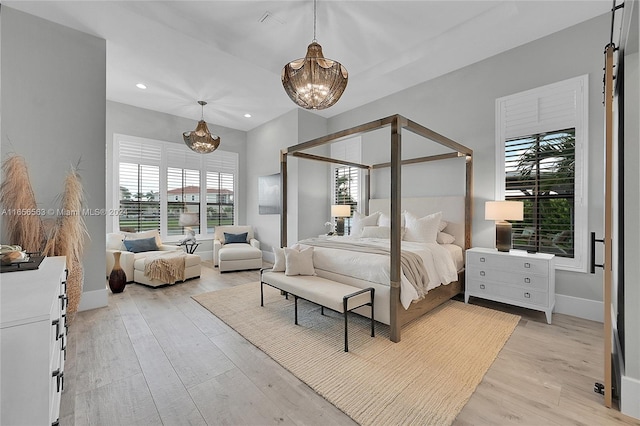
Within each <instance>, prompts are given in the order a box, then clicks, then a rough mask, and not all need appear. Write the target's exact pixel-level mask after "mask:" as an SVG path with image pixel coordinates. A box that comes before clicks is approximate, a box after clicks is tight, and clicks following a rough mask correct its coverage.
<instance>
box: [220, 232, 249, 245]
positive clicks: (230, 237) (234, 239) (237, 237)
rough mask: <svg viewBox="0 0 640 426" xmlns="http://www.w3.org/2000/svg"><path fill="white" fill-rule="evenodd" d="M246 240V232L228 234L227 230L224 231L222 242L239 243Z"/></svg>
mask: <svg viewBox="0 0 640 426" xmlns="http://www.w3.org/2000/svg"><path fill="white" fill-rule="evenodd" d="M246 242H247V232H243V233H242V234H229V233H228V232H225V233H224V243H225V244H239V243H246Z"/></svg>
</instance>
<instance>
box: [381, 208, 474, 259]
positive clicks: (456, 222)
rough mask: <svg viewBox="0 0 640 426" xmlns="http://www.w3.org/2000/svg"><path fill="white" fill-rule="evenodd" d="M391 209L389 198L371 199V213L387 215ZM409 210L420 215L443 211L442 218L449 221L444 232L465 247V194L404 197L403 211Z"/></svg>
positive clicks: (457, 243)
mask: <svg viewBox="0 0 640 426" xmlns="http://www.w3.org/2000/svg"><path fill="white" fill-rule="evenodd" d="M390 210H391V206H390V202H389V199H388V198H372V199H370V200H369V213H373V212H377V211H379V212H382V213H384V214H386V215H388V214H389V211H390ZM404 210H407V211H410V212H411V213H413V214H414V215H416V216H418V217H422V216H426V215H428V214H432V213H436V212H442V220H445V221H447V222H448V225H447V227H446V228H445V229H444V232H446V233H448V234H451V235H453V236H454V237H455V239H456V240H455V242H454V244H456V245H458V246H460V247H462V248H463V249H464V248H465V247H464V241H465V238H464V237H465V234H464V223H465V219H464V212H465V203H464V196H446V197H420V198H403V199H402V211H404Z"/></svg>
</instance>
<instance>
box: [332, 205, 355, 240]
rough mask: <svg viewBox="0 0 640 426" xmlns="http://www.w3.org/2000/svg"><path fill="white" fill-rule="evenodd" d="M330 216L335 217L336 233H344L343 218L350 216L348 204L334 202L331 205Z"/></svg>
mask: <svg viewBox="0 0 640 426" xmlns="http://www.w3.org/2000/svg"><path fill="white" fill-rule="evenodd" d="M331 216H333V217H335V218H336V234H337V235H344V218H345V217H349V216H351V206H350V205H349V204H334V205H332V206H331Z"/></svg>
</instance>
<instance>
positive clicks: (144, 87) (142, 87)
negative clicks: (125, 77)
mask: <svg viewBox="0 0 640 426" xmlns="http://www.w3.org/2000/svg"><path fill="white" fill-rule="evenodd" d="M136 87H137V88H138V89H143V90H144V89H146V88H147V86H145V85H144V84H142V83H138V84H136Z"/></svg>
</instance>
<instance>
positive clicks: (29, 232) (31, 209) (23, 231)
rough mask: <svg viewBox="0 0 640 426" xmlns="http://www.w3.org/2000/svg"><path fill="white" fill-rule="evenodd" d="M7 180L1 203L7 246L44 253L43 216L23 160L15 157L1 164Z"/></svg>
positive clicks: (0, 197) (0, 193)
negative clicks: (40, 213)
mask: <svg viewBox="0 0 640 426" xmlns="http://www.w3.org/2000/svg"><path fill="white" fill-rule="evenodd" d="M2 171H3V172H4V180H3V182H2V185H0V203H2V205H3V208H4V209H5V210H6V214H4V215H3V216H4V218H3V220H4V221H5V223H6V229H7V236H8V237H9V241H8V244H17V245H19V246H21V247H22V249H23V250H25V251H28V252H39V251H42V248H43V246H44V242H45V240H46V237H45V233H44V227H43V225H42V216H40V215H39V214H38V212H39V211H40V210H39V209H38V205H37V204H36V197H35V195H34V193H33V188H32V187H31V181H30V179H29V171H28V170H27V164H26V162H25V160H24V157H21V156H19V155H14V156H11V157H9V158H7V159H6V160H5V161H4V163H3V164H2Z"/></svg>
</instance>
